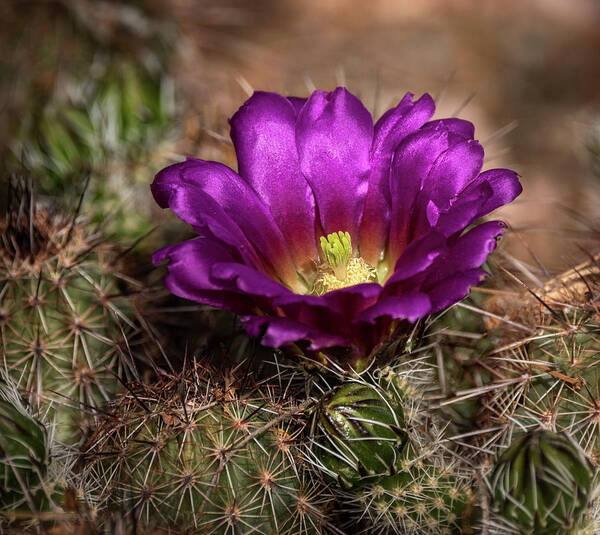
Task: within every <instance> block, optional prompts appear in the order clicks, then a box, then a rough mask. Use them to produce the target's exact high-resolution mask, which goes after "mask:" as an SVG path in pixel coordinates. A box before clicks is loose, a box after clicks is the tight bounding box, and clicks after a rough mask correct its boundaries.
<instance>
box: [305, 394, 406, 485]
mask: <svg viewBox="0 0 600 535" xmlns="http://www.w3.org/2000/svg"><path fill="white" fill-rule="evenodd" d="M317 414H318V424H319V427H320V429H321V431H322V433H321V436H322V437H323V440H322V442H318V441H315V447H316V449H317V452H316V454H317V456H318V457H319V458H320V460H321V462H322V463H323V465H324V467H327V468H328V469H329V470H330V473H332V474H334V475H336V476H337V478H338V481H339V482H340V484H341V485H342V486H344V487H351V486H353V485H354V484H357V483H360V484H365V483H368V482H372V481H373V480H374V479H377V478H379V477H381V476H383V475H391V474H394V473H395V472H396V470H397V469H398V467H399V464H400V460H401V452H402V449H403V447H404V444H405V442H406V439H407V434H406V431H405V430H404V414H403V412H402V406H401V405H400V404H399V403H398V402H397V401H396V400H393V399H392V398H390V396H388V395H387V393H385V392H384V391H382V390H378V389H376V388H374V387H371V386H370V385H365V384H361V383H347V384H343V385H341V386H338V387H336V388H335V389H333V390H331V391H330V392H329V393H328V394H327V395H325V396H324V397H323V398H322V400H321V402H320V407H319V411H318V412H317Z"/></svg>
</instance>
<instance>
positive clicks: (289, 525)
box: [86, 366, 330, 535]
mask: <svg viewBox="0 0 600 535" xmlns="http://www.w3.org/2000/svg"><path fill="white" fill-rule="evenodd" d="M216 377H218V375H217V373H216V372H214V370H212V371H209V370H207V369H206V368H204V367H201V366H197V367H196V368H194V370H192V371H191V372H189V373H187V374H186V375H185V377H175V378H164V379H163V380H162V381H161V382H160V383H159V384H157V385H156V387H155V388H150V387H140V389H139V390H137V391H136V392H135V393H132V394H131V395H125V396H124V397H122V398H121V399H119V400H117V401H116V402H115V403H114V404H113V405H112V406H111V408H110V416H108V417H107V418H106V419H105V420H104V421H103V422H102V423H101V424H100V426H99V427H98V429H97V430H96V432H95V434H94V437H93V439H92V441H91V442H90V444H89V446H88V448H87V450H86V458H87V459H88V462H87V468H86V473H87V474H88V478H89V479H91V480H92V481H95V482H96V486H97V488H98V493H99V497H98V499H99V501H100V503H101V504H105V505H109V506H111V505H112V507H115V506H118V505H119V504H121V505H122V506H123V507H124V508H125V510H126V512H127V513H131V514H134V515H135V516H136V517H137V518H138V519H139V521H140V522H141V523H142V524H143V525H145V526H148V528H154V527H172V528H174V527H177V528H178V529H187V530H190V531H193V532H198V533H214V534H219V533H250V532H252V533H260V534H283V533H287V534H290V535H292V534H305V533H306V534H308V533H321V532H322V530H323V529H324V525H325V523H326V522H325V516H324V510H325V508H326V506H327V503H328V501H329V500H330V498H329V495H328V493H327V491H326V488H325V487H324V486H323V487H319V486H318V485H316V484H315V483H314V482H313V481H312V480H311V477H310V474H309V472H308V471H307V470H306V468H305V467H304V466H303V464H302V463H301V462H299V452H298V450H297V446H296V445H295V443H294V440H295V438H296V437H297V433H298V431H297V430H296V429H295V424H294V422H293V417H292V415H293V414H294V413H295V412H298V411H299V409H298V408H295V409H294V408H293V407H292V409H291V410H290V407H289V406H288V407H286V404H285V403H278V402H277V401H276V398H274V397H273V395H272V393H263V392H260V391H259V390H254V391H253V392H251V393H250V394H248V395H243V394H241V393H240V392H239V391H238V390H237V388H236V387H235V384H234V383H232V382H224V383H223V382H222V383H221V384H218V382H217V381H216Z"/></svg>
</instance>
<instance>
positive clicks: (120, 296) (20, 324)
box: [0, 195, 142, 442]
mask: <svg viewBox="0 0 600 535" xmlns="http://www.w3.org/2000/svg"><path fill="white" fill-rule="evenodd" d="M0 234H1V235H2V239H1V241H0V331H1V335H2V338H1V342H0V348H1V352H2V364H3V367H4V369H5V370H6V372H7V373H8V375H9V376H10V377H11V378H12V380H13V381H14V382H15V383H16V385H17V386H18V388H19V390H20V391H21V392H22V393H23V394H24V395H25V397H26V398H27V399H28V401H29V403H30V405H31V407H32V410H33V411H34V413H35V414H36V415H38V416H39V417H40V418H42V419H45V420H46V421H51V420H53V419H54V418H57V420H58V422H57V423H58V428H57V433H58V437H59V438H60V439H61V440H67V441H69V442H71V441H74V442H77V438H76V436H77V435H78V434H79V433H80V432H81V431H82V430H83V431H85V429H84V428H85V426H87V425H88V423H89V420H90V418H93V416H94V411H95V408H97V407H100V406H101V405H102V404H104V403H105V402H106V401H108V400H109V399H110V398H111V396H113V395H114V394H116V393H117V392H119V391H120V389H121V386H120V384H119V382H118V381H117V379H116V377H115V376H116V375H120V376H122V377H132V376H135V367H134V364H133V362H132V357H131V354H132V351H133V350H135V344H136V343H138V342H139V341H140V340H141V333H142V329H141V328H140V326H139V324H138V323H136V320H135V317H134V307H133V301H132V300H131V298H130V297H128V296H127V295H126V294H124V293H123V289H126V288H127V285H128V284H129V283H130V281H131V279H129V278H127V277H126V276H125V275H122V274H121V273H120V271H119V261H118V250H116V249H114V248H113V247H111V246H110V245H109V244H107V243H104V241H103V239H102V237H101V235H99V234H97V233H93V232H92V231H90V230H89V228H88V227H86V226H85V224H84V223H83V222H82V221H81V220H79V219H75V218H67V217H65V216H64V215H62V214H60V213H57V212H53V211H52V210H51V209H49V208H47V207H44V206H42V205H40V204H37V203H35V202H34V200H33V197H31V196H29V197H28V196H27V195H24V196H22V197H19V198H17V205H16V206H13V207H12V208H11V209H9V210H8V213H7V215H6V217H5V219H4V221H1V222H0ZM126 291H127V290H126ZM69 406H70V407H71V409H69V408H68V407H69ZM59 409H60V410H59ZM81 426H83V428H79V429H77V428H78V427H81ZM79 436H81V435H80V434H79Z"/></svg>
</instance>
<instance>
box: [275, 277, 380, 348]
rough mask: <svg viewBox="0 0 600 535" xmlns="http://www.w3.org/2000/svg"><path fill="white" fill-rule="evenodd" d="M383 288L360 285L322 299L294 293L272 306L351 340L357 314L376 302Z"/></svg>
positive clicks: (282, 297)
mask: <svg viewBox="0 0 600 535" xmlns="http://www.w3.org/2000/svg"><path fill="white" fill-rule="evenodd" d="M381 292H382V287H381V286H380V285H379V284H376V283H364V284H357V285H355V286H349V287H347V288H340V289H339V290H334V291H332V292H328V293H326V294H325V295H323V296H314V295H298V294H292V293H290V294H289V295H285V296H281V297H279V298H277V299H276V300H274V302H273V304H274V305H276V306H277V307H278V308H279V309H281V310H282V311H283V312H284V313H285V315H286V316H287V317H290V318H293V319H295V320H297V321H300V322H302V323H304V324H306V325H308V326H310V327H313V328H315V329H318V330H320V331H323V332H327V333H330V334H335V335H339V336H344V337H347V338H352V329H351V325H352V321H353V319H354V318H355V317H356V315H358V314H360V313H361V312H362V311H363V310H365V309H366V308H368V307H370V306H372V305H373V304H375V303H376V302H377V299H378V297H379V295H380V294H381Z"/></svg>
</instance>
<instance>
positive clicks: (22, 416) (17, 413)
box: [0, 379, 49, 511]
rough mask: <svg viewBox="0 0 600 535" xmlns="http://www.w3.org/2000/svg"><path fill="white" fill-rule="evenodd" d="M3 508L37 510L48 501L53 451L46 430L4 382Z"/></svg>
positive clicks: (0, 422) (0, 414) (0, 403)
mask: <svg viewBox="0 0 600 535" xmlns="http://www.w3.org/2000/svg"><path fill="white" fill-rule="evenodd" d="M0 456H1V458H0V481H1V487H0V508H1V509H2V510H5V511H6V510H7V509H14V508H17V507H20V506H23V505H25V506H26V507H29V508H30V509H31V510H33V511H35V510H38V509H40V508H41V504H40V501H42V500H44V499H45V496H44V489H43V481H44V478H45V476H46V472H47V468H48V463H49V452H48V433H47V431H46V428H45V427H44V426H43V425H42V424H41V423H40V422H39V421H37V420H35V419H34V418H33V417H32V416H31V415H30V414H29V413H28V412H27V410H26V409H25V407H24V406H23V405H22V403H21V401H20V399H19V397H18V394H17V392H16V391H15V390H14V388H11V385H10V384H8V383H7V382H6V381H4V380H3V379H0Z"/></svg>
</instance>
